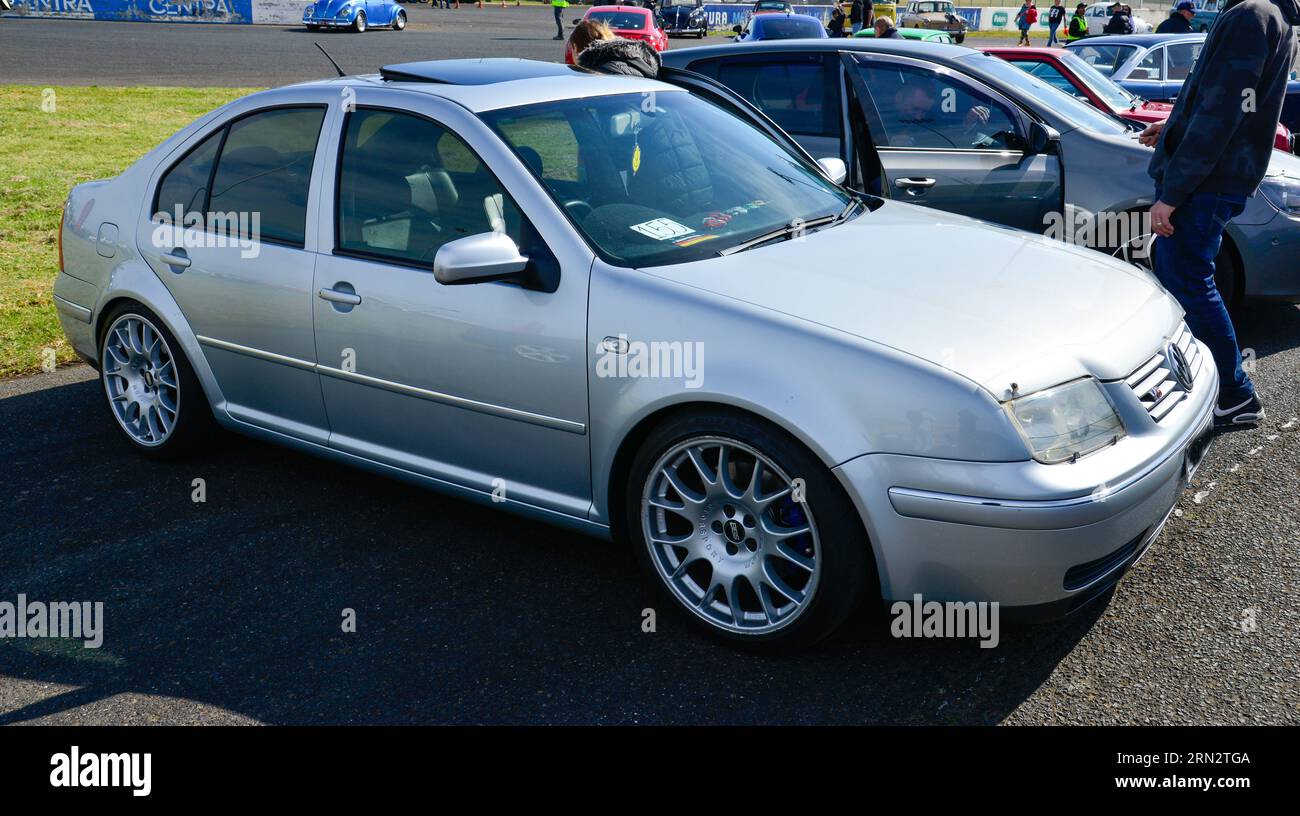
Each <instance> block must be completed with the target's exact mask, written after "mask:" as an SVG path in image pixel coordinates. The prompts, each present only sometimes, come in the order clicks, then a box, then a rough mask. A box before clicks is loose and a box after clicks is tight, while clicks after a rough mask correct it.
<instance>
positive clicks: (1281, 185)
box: [1259, 176, 1300, 216]
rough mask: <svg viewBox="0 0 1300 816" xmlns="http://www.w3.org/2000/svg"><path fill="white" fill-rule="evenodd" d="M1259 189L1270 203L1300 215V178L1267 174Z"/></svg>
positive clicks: (1292, 213)
mask: <svg viewBox="0 0 1300 816" xmlns="http://www.w3.org/2000/svg"><path fill="white" fill-rule="evenodd" d="M1259 191H1260V192H1261V193H1263V194H1264V198H1266V199H1268V203H1270V204H1272V205H1273V206H1274V207H1277V208H1278V209H1279V210H1281V211H1282V212H1284V213H1286V214H1287V215H1297V216H1300V179H1295V178H1291V177H1290V176H1267V177H1265V179H1264V180H1263V181H1262V182H1260V185H1259Z"/></svg>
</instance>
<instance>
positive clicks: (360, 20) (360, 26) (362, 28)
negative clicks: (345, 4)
mask: <svg viewBox="0 0 1300 816" xmlns="http://www.w3.org/2000/svg"><path fill="white" fill-rule="evenodd" d="M352 30H353V31H355V32H357V33H358V34H364V33H366V13H365V12H364V11H358V12H357V19H355V20H353V21H352Z"/></svg>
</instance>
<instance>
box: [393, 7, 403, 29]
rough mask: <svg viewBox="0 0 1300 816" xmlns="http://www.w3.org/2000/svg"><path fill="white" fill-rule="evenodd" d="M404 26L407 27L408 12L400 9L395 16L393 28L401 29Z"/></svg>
mask: <svg viewBox="0 0 1300 816" xmlns="http://www.w3.org/2000/svg"><path fill="white" fill-rule="evenodd" d="M404 28H406V12H404V11H399V12H397V16H396V17H394V18H393V30H394V31H401V30H402V29H404Z"/></svg>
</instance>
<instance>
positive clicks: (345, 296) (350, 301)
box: [316, 289, 361, 306]
mask: <svg viewBox="0 0 1300 816" xmlns="http://www.w3.org/2000/svg"><path fill="white" fill-rule="evenodd" d="M316 296H317V297H319V298H320V299H321V300H328V301H329V302H330V303H342V304H344V305H347V306H359V305H360V304H361V295H358V294H356V293H355V292H342V291H340V290H338V289H322V290H320V291H319V292H317V293H316Z"/></svg>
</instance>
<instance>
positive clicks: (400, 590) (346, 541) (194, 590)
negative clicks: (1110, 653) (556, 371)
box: [0, 380, 1104, 724]
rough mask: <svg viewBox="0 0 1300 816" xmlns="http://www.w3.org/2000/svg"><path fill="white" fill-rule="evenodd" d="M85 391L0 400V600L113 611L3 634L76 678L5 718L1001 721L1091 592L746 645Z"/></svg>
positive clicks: (470, 527) (442, 513) (556, 553)
mask: <svg viewBox="0 0 1300 816" xmlns="http://www.w3.org/2000/svg"><path fill="white" fill-rule="evenodd" d="M101 400H102V397H101V395H100V392H99V389H98V383H97V381H95V380H87V381H85V382H79V383H75V384H71V385H63V386H59V387H53V388H47V389H44V390H37V391H33V392H31V393H26V394H21V395H18V396H12V397H9V398H7V399H3V400H0V428H4V429H5V430H4V431H3V432H0V433H2V434H3V436H0V457H2V458H3V459H4V460H5V461H8V462H10V463H11V466H10V467H8V468H5V469H4V470H3V472H2V473H0V495H5V496H10V497H12V499H11V500H10V501H9V502H7V504H9V510H10V514H9V515H10V523H9V524H8V525H7V526H6V528H5V529H4V530H3V531H0V563H3V564H5V565H6V567H7V568H6V569H5V570H4V571H3V574H0V601H9V602H11V603H12V602H15V601H16V600H17V595H18V594H19V593H22V594H25V595H26V596H27V599H28V600H29V601H31V600H44V601H56V600H57V601H100V602H103V604H104V641H103V646H102V648H100V649H86V648H81V647H80V646H79V645H78V644H77V643H75V642H71V641H65V640H60V641H51V640H44V641H41V640H31V639H10V640H4V641H0V675H3V677H4V678H18V679H23V680H30V681H39V682H42V683H58V684H63V685H66V686H71V687H72V689H71V690H68V691H66V692H65V693H61V694H57V695H54V696H49V697H46V698H44V699H41V700H39V701H36V702H32V703H30V704H26V705H22V706H21V707H11V708H10V709H9V710H0V724H7V723H18V722H26V721H31V720H34V719H37V718H40V717H46V716H50V717H52V718H55V719H57V718H58V717H59V716H60V715H63V714H68V713H69V712H72V713H73V714H74V715H75V713H76V710H77V709H80V708H83V707H89V708H94V707H96V706H101V705H106V704H105V701H106V700H108V699H109V698H111V697H113V696H114V695H117V694H122V693H127V692H130V693H138V694H149V695H162V696H166V697H176V698H184V699H186V700H192V701H199V702H202V703H206V704H209V705H212V706H217V707H220V708H222V709H226V710H228V711H232V712H237V713H239V714H242V715H245V716H247V717H251V718H254V719H256V720H259V721H262V722H267V723H326V724H328V723H577V722H600V723H632V722H656V723H795V722H799V723H907V724H926V723H961V724H991V723H997V722H999V721H1001V720H1002V719H1004V718H1005V717H1007V716H1008V715H1009V714H1010V713H1011V712H1013V711H1014V710H1015V709H1016V707H1017V706H1018V705H1019V704H1020V703H1021V702H1022V701H1024V700H1025V699H1026V698H1027V697H1028V696H1029V695H1031V694H1032V693H1033V692H1034V691H1035V689H1037V688H1038V687H1039V686H1040V685H1041V684H1042V683H1043V682H1044V681H1045V680H1046V678H1047V677H1048V676H1049V675H1050V674H1051V673H1052V671H1053V669H1054V667H1055V666H1056V665H1057V664H1058V663H1059V662H1060V661H1061V660H1062V659H1063V658H1064V657H1065V656H1066V655H1067V654H1069V653H1070V651H1071V650H1072V649H1073V648H1074V646H1075V645H1076V644H1077V643H1078V641H1079V640H1080V639H1081V638H1083V637H1084V636H1085V635H1086V634H1087V633H1088V632H1089V630H1090V629H1091V627H1092V626H1093V624H1094V622H1095V621H1096V619H1097V618H1098V616H1100V615H1101V614H1102V612H1103V610H1104V606H1103V605H1097V604H1095V605H1093V606H1092V607H1089V608H1088V609H1086V610H1085V611H1084V612H1082V613H1080V614H1079V615H1077V616H1075V617H1073V618H1071V619H1068V620H1066V621H1064V622H1060V623H1056V624H1050V625H1042V626H1031V627H1021V626H1010V625H1007V626H1003V627H1002V632H1001V642H1000V644H999V645H998V646H997V647H996V648H992V649H981V648H979V646H978V644H977V642H975V641H973V640H968V641H952V640H919V639H918V640H900V639H895V638H893V637H891V635H890V633H889V626H888V619H887V618H886V617H885V616H883V615H882V614H880V613H879V612H878V610H876V609H875V608H872V609H869V610H864V611H863V612H861V613H860V614H858V615H857V616H856V617H855V618H853V619H852V620H851V621H850V623H849V625H848V626H846V627H845V628H844V629H843V630H842V631H841V632H840V633H838V634H837V635H836V636H835V637H833V638H832V639H831V640H829V641H827V642H825V643H823V644H821V645H819V646H818V647H816V648H814V649H813V650H811V651H808V652H805V653H802V654H798V655H793V656H783V657H760V656H756V655H752V654H747V653H743V652H737V651H734V650H730V649H727V648H723V647H721V646H718V645H716V644H714V643H712V642H711V641H709V640H708V639H707V638H705V637H702V636H700V635H699V634H698V633H697V632H696V631H695V630H694V629H693V628H692V627H690V626H689V625H688V623H687V622H686V621H685V620H683V618H682V617H681V616H680V615H678V614H675V613H674V612H672V611H671V610H670V609H667V608H666V607H665V606H664V604H662V603H661V602H660V600H659V599H658V597H657V596H656V595H655V594H654V593H653V592H652V588H651V587H649V586H648V585H646V584H645V583H644V582H643V581H641V580H640V579H639V578H638V577H637V574H636V572H635V569H634V566H635V565H634V563H633V559H632V558H631V557H630V556H629V554H628V553H626V552H625V551H624V549H622V548H620V547H617V546H613V545H610V544H608V543H607V542H602V541H598V540H594V539H588V538H584V537H581V536H575V535H573V534H570V533H567V532H565V531H562V530H557V529H553V528H551V527H548V526H544V525H541V524H537V523H534V522H531V521H527V520H523V519H520V518H517V517H515V516H512V515H509V514H506V513H501V512H496V511H494V510H492V509H491V508H487V507H480V506H477V505H473V504H469V503H465V502H462V501H458V500H454V499H450V498H447V497H444V496H441V495H438V494H435V493H431V492H427V491H423V490H420V489H417V488H414V487H411V486H408V485H405V484H402V483H398V482H394V481H390V480H387V479H383V478H380V477H376V476H373V475H369V474H365V473H362V472H359V471H356V470H353V469H350V468H346V467H342V466H337V465H334V464H331V463H328V462H324V461H322V460H319V459H316V458H313V457H309V456H306V455H301V454H297V453H294V452H290V451H286V450H283V449H280V448H276V447H273V446H270V445H266V444H262V443H258V442H254V441H251V440H247V439H244V438H242V437H237V436H233V435H226V434H221V435H220V436H219V438H216V439H214V440H213V441H214V443H215V444H214V446H213V449H212V450H211V451H210V452H209V453H206V454H204V455H202V456H200V457H198V458H195V459H193V460H191V461H186V462H179V463H168V462H156V461H151V460H147V459H144V458H142V457H140V456H138V455H136V454H135V453H134V452H132V451H130V450H129V449H128V448H127V446H126V443H125V442H124V441H123V440H121V439H119V438H118V436H117V430H116V428H114V427H112V425H111V419H110V418H109V416H108V414H107V412H106V411H104V410H103V406H102V404H101ZM198 479H201V480H203V481H202V483H201V484H202V486H203V488H204V490H205V491H206V495H205V496H204V498H205V499H206V500H205V501H202V502H196V501H194V491H195V489H196V485H198V484H200V483H198V482H196V481H195V480H198ZM349 609H350V610H354V611H355V615H356V622H357V627H356V628H357V631H356V632H355V633H345V632H343V631H342V629H341V624H342V622H343V619H344V618H343V616H344V614H345V610H349ZM648 609H653V610H657V614H655V616H654V622H655V627H654V631H653V632H646V631H643V621H645V620H646V617H645V610H648ZM4 682H5V680H4V679H2V678H0V687H2V686H3V684H4ZM5 699H13V697H12V696H10V695H6V694H3V693H0V701H3V700H5ZM0 705H3V703H0Z"/></svg>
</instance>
